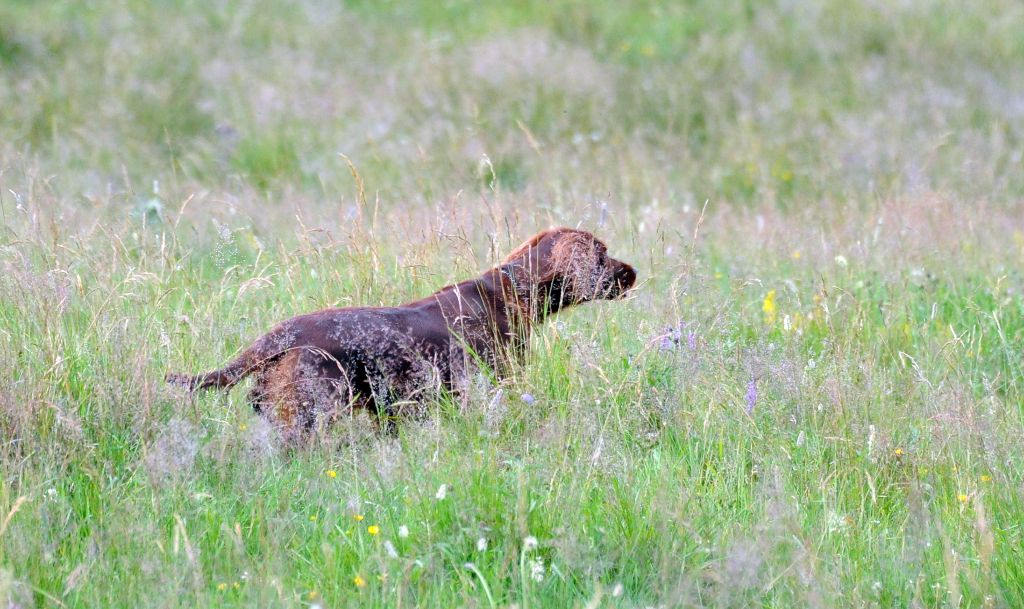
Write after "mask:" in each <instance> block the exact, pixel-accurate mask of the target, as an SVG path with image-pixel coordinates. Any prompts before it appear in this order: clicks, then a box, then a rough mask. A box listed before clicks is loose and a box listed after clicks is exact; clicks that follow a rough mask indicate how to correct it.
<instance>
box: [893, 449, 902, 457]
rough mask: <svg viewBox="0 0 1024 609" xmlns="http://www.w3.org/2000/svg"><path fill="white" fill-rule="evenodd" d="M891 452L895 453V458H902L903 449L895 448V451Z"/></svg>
mask: <svg viewBox="0 0 1024 609" xmlns="http://www.w3.org/2000/svg"><path fill="white" fill-rule="evenodd" d="M893 452H895V453H896V456H897V457H902V456H903V449H902V448H897V449H896V450H895V451H893Z"/></svg>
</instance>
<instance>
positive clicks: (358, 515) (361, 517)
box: [353, 514, 363, 522]
mask: <svg viewBox="0 0 1024 609" xmlns="http://www.w3.org/2000/svg"><path fill="white" fill-rule="evenodd" d="M353 518H355V519H356V522H360V521H361V520H362V519H363V515H362V514H356V515H355V516H353Z"/></svg>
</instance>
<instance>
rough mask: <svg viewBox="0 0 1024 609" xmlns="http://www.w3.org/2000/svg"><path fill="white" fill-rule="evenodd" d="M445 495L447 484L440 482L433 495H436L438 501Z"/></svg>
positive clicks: (446, 494) (446, 493)
mask: <svg viewBox="0 0 1024 609" xmlns="http://www.w3.org/2000/svg"><path fill="white" fill-rule="evenodd" d="M447 496H448V485H447V484H442V485H441V486H439V487H437V493H436V494H435V495H434V497H436V498H437V500H438V501H441V500H443V499H444V498H445V497H447Z"/></svg>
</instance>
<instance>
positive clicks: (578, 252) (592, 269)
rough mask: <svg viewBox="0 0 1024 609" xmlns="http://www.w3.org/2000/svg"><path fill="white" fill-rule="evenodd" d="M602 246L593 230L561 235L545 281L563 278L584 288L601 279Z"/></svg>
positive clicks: (551, 254)
mask: <svg viewBox="0 0 1024 609" xmlns="http://www.w3.org/2000/svg"><path fill="white" fill-rule="evenodd" d="M599 256H600V246H599V245H598V243H597V240H596V239H595V238H594V236H593V235H591V234H590V233H586V232H583V231H572V232H566V233H562V234H560V235H558V236H557V237H556V239H555V242H554V244H553V245H552V247H551V253H550V256H549V260H548V261H547V262H548V264H547V265H546V266H547V268H546V269H545V271H546V272H545V274H544V277H543V278H542V281H543V280H545V279H546V280H553V279H556V278H560V279H562V280H564V281H565V282H566V284H568V285H570V286H573V287H575V288H577V289H579V290H581V292H580V293H581V294H582V293H583V291H585V290H587V289H589V288H592V287H593V286H594V285H596V282H597V281H598V277H597V276H598V273H599V264H598V262H599Z"/></svg>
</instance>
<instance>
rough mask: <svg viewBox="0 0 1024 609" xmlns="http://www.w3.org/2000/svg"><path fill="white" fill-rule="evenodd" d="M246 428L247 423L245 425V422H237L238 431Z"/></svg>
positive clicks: (247, 427)
mask: <svg viewBox="0 0 1024 609" xmlns="http://www.w3.org/2000/svg"><path fill="white" fill-rule="evenodd" d="M246 429H249V426H248V425H246V424H245V423H239V425H238V431H245V430H246Z"/></svg>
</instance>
